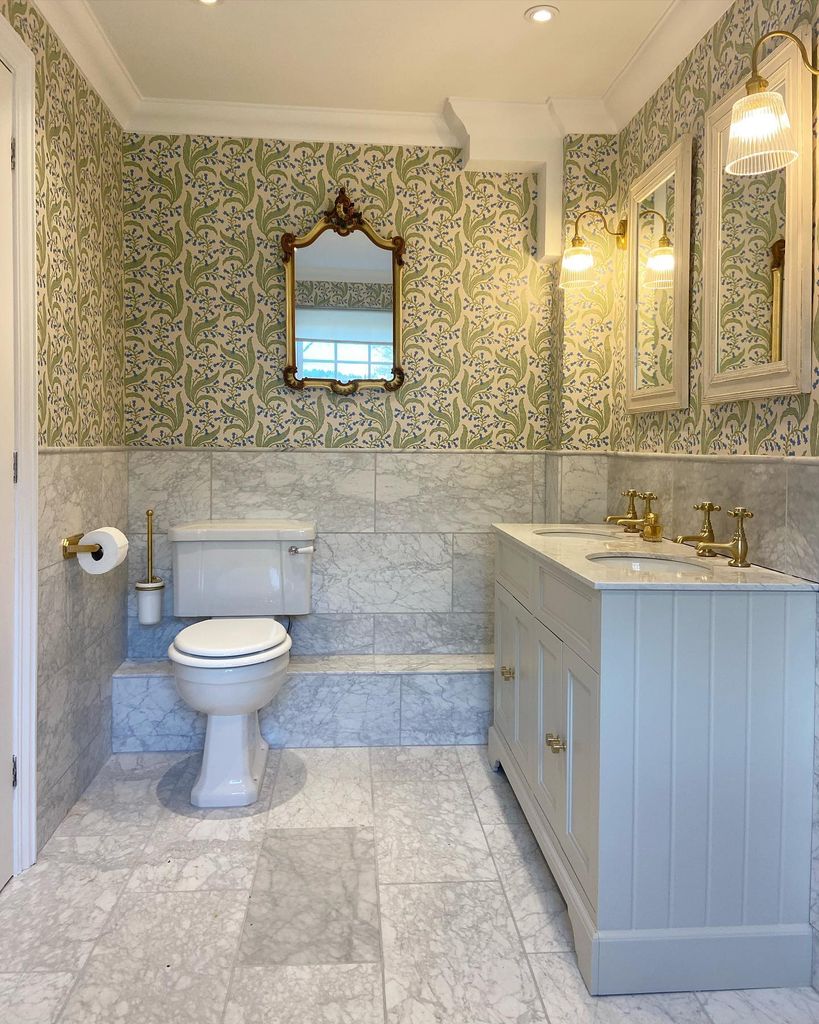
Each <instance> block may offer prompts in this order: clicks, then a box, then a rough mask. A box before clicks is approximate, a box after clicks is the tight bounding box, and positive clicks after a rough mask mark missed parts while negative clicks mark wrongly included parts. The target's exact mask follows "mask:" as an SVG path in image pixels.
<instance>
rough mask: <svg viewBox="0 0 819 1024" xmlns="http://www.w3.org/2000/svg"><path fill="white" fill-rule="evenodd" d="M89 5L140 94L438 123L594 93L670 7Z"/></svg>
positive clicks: (360, 1)
mask: <svg viewBox="0 0 819 1024" xmlns="http://www.w3.org/2000/svg"><path fill="white" fill-rule="evenodd" d="M531 2H532V0H221V2H220V3H219V4H217V5H216V6H212V7H206V6H204V5H203V4H201V3H199V2H198V0H89V6H90V8H91V11H92V12H93V14H94V16H95V17H96V19H97V21H98V22H99V25H100V27H101V28H102V30H103V32H104V33H105V35H106V36H107V37H108V39H109V40H110V42H111V45H112V46H113V48H114V50H115V51H116V53H117V55H118V56H119V58H120V60H121V61H122V63H123V64H124V65H125V68H126V70H127V71H128V73H129V74H130V76H131V78H132V79H133V81H134V84H135V85H136V87H137V89H138V90H139V92H140V93H142V95H143V96H145V97H149V98H162V99H177V100H179V99H183V100H209V101H229V102H235V103H259V104H275V105H284V106H307V107H325V108H327V107H330V108H343V109H355V110H373V109H377V110H389V111H418V112H424V113H440V112H441V111H442V110H443V106H444V101H445V100H446V98H447V97H448V96H459V97H466V98H471V99H493V100H504V101H513V102H523V103H542V102H544V101H545V100H546V99H547V98H549V97H550V96H573V97H591V96H601V95H603V94H604V93H605V92H606V90H607V89H608V88H609V87H610V86H611V84H612V83H613V82H614V80H615V79H616V78H617V76H618V74H619V73H620V72H621V71H622V70H623V69H624V67H625V66H626V65H627V64H628V62H629V60H630V59H631V58H632V57H633V56H634V54H635V53H636V51H637V50H638V48H639V47H640V45H641V44H642V43H643V41H644V40H645V39H646V37H647V36H649V35H650V34H651V32H652V31H653V29H654V28H655V27H656V25H657V23H658V21H659V20H660V19H661V18H662V17H663V15H664V14H666V13H667V12H668V10H669V8H670V7H671V6H672V3H673V0H557V3H558V4H559V7H560V15H559V16H558V17H557V18H556V19H555V20H554V21H553V22H551V23H549V24H546V25H536V24H533V23H532V22H530V21H527V20H525V19H524V17H523V12H524V10H525V8H526V7H527V6H529V4H530V3H531Z"/></svg>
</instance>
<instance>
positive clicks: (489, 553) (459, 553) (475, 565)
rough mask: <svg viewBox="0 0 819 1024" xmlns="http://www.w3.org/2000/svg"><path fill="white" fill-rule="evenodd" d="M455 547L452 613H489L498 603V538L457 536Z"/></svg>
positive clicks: (484, 534)
mask: <svg viewBox="0 0 819 1024" xmlns="http://www.w3.org/2000/svg"><path fill="white" fill-rule="evenodd" d="M452 545H453V546H452V610H453V611H456V612H486V611H487V609H489V608H492V606H493V604H494V599H495V597H494V595H495V535H494V534H493V533H456V534H455V536H454V537H453V538H452Z"/></svg>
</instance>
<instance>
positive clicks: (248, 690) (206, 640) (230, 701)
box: [168, 618, 292, 807]
mask: <svg viewBox="0 0 819 1024" xmlns="http://www.w3.org/2000/svg"><path fill="white" fill-rule="evenodd" d="M291 643H292V641H291V639H290V636H289V635H288V633H287V631H286V630H285V629H284V627H283V626H282V625H281V623H279V622H277V621H276V619H273V618H236V619H230V618H220V619H205V620H204V621H202V622H196V623H194V624H193V625H192V626H187V627H186V628H185V629H183V630H182V631H181V632H180V633H179V634H177V636H176V637H175V638H174V641H173V643H172V644H171V645H170V647H169V648H168V657H169V658H170V659H171V662H172V663H173V668H174V678H175V681H176V689H177V692H178V693H179V696H180V697H181V698H182V699H183V700H184V701H185V703H186V704H188V705H189V706H190V707H192V708H194V709H195V710H196V711H201V712H203V713H204V714H206V715H207V716H208V721H207V728H206V732H205V750H204V754H203V756H202V768H201V770H200V772H199V776H198V778H197V780H196V782H195V783H194V786H193V789H192V790H191V803H192V804H193V805H194V806H196V807H244V806H247V805H248V804H252V803H254V802H255V801H256V799H257V798H258V795H259V788H260V786H261V782H262V778H263V776H264V769H265V764H266V762H267V751H268V745H267V743H266V742H265V741H264V740H263V739H262V735H261V732H260V731H259V710H260V708H263V707H264V706H265V705H266V704H268V703H269V702H270V701H271V700H272V699H273V697H274V696H275V695H276V693H278V691H279V690H280V689H281V686H282V684H283V682H284V680H285V677H286V675H287V665H288V663H289V661H290V653H289V652H290V647H291Z"/></svg>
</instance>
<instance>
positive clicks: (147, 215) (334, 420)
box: [124, 135, 556, 450]
mask: <svg viewBox="0 0 819 1024" xmlns="http://www.w3.org/2000/svg"><path fill="white" fill-rule="evenodd" d="M124 164H125V166H124V172H125V257H126V275H125V277H126V280H125V304H126V365H127V379H126V423H127V431H126V432H127V439H128V442H129V443H130V444H136V445H189V446H210V447H227V446H235V447H243V446H261V447H268V446H271V447H279V448H284V447H309V448H316V447H318V448H323V447H327V448H331V447H357V448H390V447H394V448H414V447H424V448H484V449H492V448H513V449H518V450H523V449H534V448H546V447H549V445H550V440H551V439H550V437H549V415H548V408H549V403H550V401H551V400H553V396H554V395H555V393H556V387H555V380H554V372H553V361H552V360H550V348H549V346H550V335H551V332H552V301H551V299H552V295H553V281H554V268H552V267H540V266H538V264H537V263H536V262H535V260H534V259H533V257H532V247H533V236H534V216H535V212H534V191H533V182H534V179H533V178H532V177H531V176H528V175H523V174H508V173H469V174H466V173H464V172H463V171H461V170H460V167H459V164H458V160H457V153H456V151H454V150H449V149H425V148H419V147H405V148H404V147H395V148H392V147H382V146H352V145H334V144H331V143H328V144H317V143H316V144H313V143H285V142H277V141H275V140H268V141H264V140H252V139H234V138H206V137H201V136H184V137H167V136H144V135H127V136H126V139H125V145H124ZM341 185H344V186H346V187H347V190H348V192H349V193H350V195H351V197H352V198H353V199H354V201H355V202H356V204H357V205H358V207H359V209H361V210H362V212H363V213H364V214H365V216H366V217H368V219H370V220H371V221H372V222H373V224H374V226H375V227H376V229H377V230H378V231H380V232H381V233H385V234H392V233H394V232H397V233H399V234H402V235H404V237H405V239H406V242H407V255H406V266H405V270H404V275H403V278H404V279H403V289H404V351H405V358H404V367H405V370H406V376H407V383H406V384H405V385H404V386H403V387H402V388H401V390H400V391H399V392H398V393H396V394H387V393H385V392H382V391H377V390H372V391H368V392H366V393H365V394H358V395H355V396H351V397H343V396H335V395H332V394H329V393H328V392H326V391H323V390H320V389H308V390H306V391H304V392H293V391H290V390H288V389H287V388H285V386H284V384H283V383H282V379H281V371H282V365H283V360H284V278H283V272H282V263H281V255H280V249H279V239H280V237H281V234H282V233H283V232H284V231H293V232H296V233H300V232H303V231H305V230H306V229H307V228H308V227H309V226H310V225H312V224H313V223H314V222H315V220H316V219H317V217H318V216H319V214H320V213H321V211H323V210H324V209H325V208H326V207H327V205H328V204H329V202H330V201H331V200H332V198H333V197H334V196H335V192H336V190H337V189H338V187H340V186H341Z"/></svg>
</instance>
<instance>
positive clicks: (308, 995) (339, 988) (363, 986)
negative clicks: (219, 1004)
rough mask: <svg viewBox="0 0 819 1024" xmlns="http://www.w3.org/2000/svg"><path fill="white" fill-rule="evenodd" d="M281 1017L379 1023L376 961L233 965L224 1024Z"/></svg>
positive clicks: (266, 1022) (281, 1020) (313, 1023)
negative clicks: (231, 983)
mask: <svg viewBox="0 0 819 1024" xmlns="http://www.w3.org/2000/svg"><path fill="white" fill-rule="evenodd" d="M271 1014H272V1015H273V1016H271ZM285 1022H286V1024H383V1022H384V1008H383V997H382V994H381V969H380V967H379V966H378V965H377V964H311V965H308V966H301V967H277V968H271V967H237V968H236V971H235V972H234V975H233V985H232V986H231V994H230V998H229V999H228V1004H227V1008H226V1010H225V1024H285Z"/></svg>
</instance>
